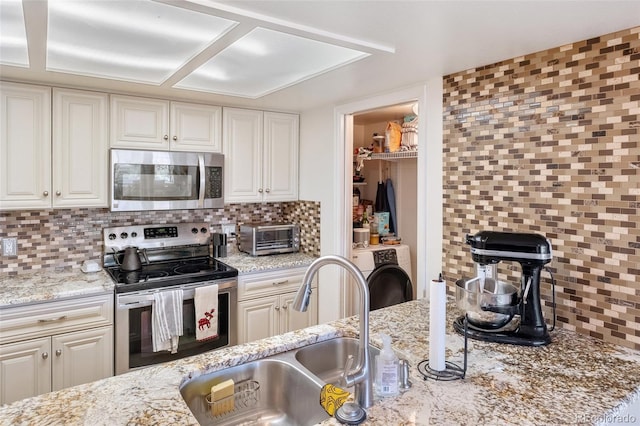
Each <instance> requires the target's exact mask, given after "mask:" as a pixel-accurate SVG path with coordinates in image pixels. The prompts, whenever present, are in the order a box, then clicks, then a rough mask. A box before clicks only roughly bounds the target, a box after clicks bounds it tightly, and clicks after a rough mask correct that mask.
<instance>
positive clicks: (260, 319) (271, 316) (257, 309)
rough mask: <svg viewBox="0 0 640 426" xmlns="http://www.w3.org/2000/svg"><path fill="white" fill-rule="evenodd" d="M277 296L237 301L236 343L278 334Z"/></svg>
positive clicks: (278, 306)
mask: <svg viewBox="0 0 640 426" xmlns="http://www.w3.org/2000/svg"><path fill="white" fill-rule="evenodd" d="M279 300H280V299H279V296H270V297H261V298H259V299H253V300H245V301H243V302H238V344H241V343H247V342H252V341H254V340H258V339H264V338H265V337H271V336H275V335H276V334H278V328H279V312H280V304H279Z"/></svg>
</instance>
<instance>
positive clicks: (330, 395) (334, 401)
mask: <svg viewBox="0 0 640 426" xmlns="http://www.w3.org/2000/svg"><path fill="white" fill-rule="evenodd" d="M350 395H351V394H350V393H349V392H347V391H346V390H344V389H340V388H339V387H337V386H334V385H332V384H326V385H324V386H323V387H322V390H321V391H320V405H321V406H322V408H324V411H326V412H327V414H328V415H330V416H333V415H334V414H335V412H336V411H337V410H338V408H340V407H342V404H344V403H345V402H346V401H347V399H348V398H349V396H350Z"/></svg>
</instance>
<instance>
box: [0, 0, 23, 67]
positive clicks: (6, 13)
mask: <svg viewBox="0 0 640 426" xmlns="http://www.w3.org/2000/svg"><path fill="white" fill-rule="evenodd" d="M0 63H2V64H4V65H13V66H19V67H28V66H29V51H28V48H27V33H26V31H25V27H24V13H23V11H22V2H21V1H20V0H2V1H0Z"/></svg>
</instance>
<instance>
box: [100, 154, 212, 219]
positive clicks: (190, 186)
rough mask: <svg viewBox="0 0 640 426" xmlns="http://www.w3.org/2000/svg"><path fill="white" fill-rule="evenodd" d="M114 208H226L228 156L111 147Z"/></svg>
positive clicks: (112, 208) (122, 209)
mask: <svg viewBox="0 0 640 426" xmlns="http://www.w3.org/2000/svg"><path fill="white" fill-rule="evenodd" d="M110 158H111V160H110V161H111V168H110V174H111V197H110V198H111V211H138V210H177V209H202V208H220V207H224V197H223V195H224V194H223V188H224V185H223V183H224V182H223V177H224V170H223V166H224V156H223V155H222V154H216V153H197V152H170V151H142V150H127V149H112V150H111V155H110Z"/></svg>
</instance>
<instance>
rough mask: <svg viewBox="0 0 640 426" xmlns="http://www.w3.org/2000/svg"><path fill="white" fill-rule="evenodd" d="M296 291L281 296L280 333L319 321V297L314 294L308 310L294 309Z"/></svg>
mask: <svg viewBox="0 0 640 426" xmlns="http://www.w3.org/2000/svg"><path fill="white" fill-rule="evenodd" d="M296 293H297V292H293V293H287V294H283V295H282V296H280V333H286V332H289V331H294V330H299V329H301V328H306V327H309V326H312V325H316V324H317V323H318V298H317V297H313V296H312V297H311V300H309V307H308V308H307V310H306V312H298V311H296V310H295V309H293V301H294V300H295V298H296Z"/></svg>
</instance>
